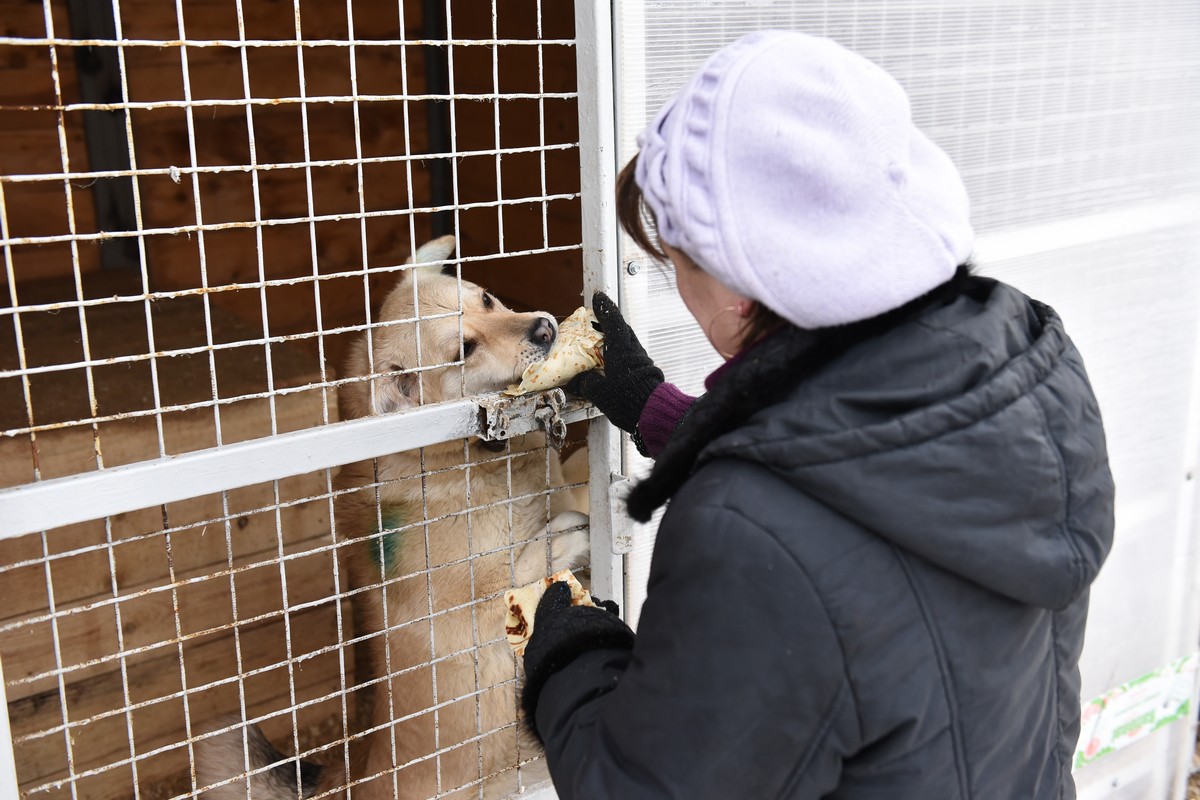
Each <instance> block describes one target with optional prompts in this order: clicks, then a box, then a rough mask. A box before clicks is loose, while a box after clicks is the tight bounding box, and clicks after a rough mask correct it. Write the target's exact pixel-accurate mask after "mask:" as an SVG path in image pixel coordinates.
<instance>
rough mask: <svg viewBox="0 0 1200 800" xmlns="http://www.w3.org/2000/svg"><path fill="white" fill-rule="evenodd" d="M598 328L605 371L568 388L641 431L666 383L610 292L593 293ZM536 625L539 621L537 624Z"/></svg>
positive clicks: (626, 427) (581, 378)
mask: <svg viewBox="0 0 1200 800" xmlns="http://www.w3.org/2000/svg"><path fill="white" fill-rule="evenodd" d="M592 311H594V312H595V313H596V319H597V321H598V324H597V325H596V327H597V328H598V329H599V330H600V331H601V332H603V333H604V372H603V373H600V372H596V371H592V372H584V373H581V374H579V375H577V376H575V378H574V379H573V380H572V381H571V382H570V383H568V384H567V391H569V392H571V393H573V394H577V395H579V396H581V397H585V398H587V399H588V400H590V401H591V402H592V404H593V405H595V406H596V408H598V409H600V411H601V412H602V413H603V414H604V416H606V417H608V419H609V421H610V422H612V424H613V425H616V426H617V427H618V428H620V429H621V430H623V431H625V432H626V433H635V432H636V431H637V424H638V420H639V419H641V416H642V409H643V408H645V406H646V401H647V400H649V399H650V395H651V394H653V393H654V390H655V389H657V388H658V386H659V384H661V383H662V382H663V372H662V370H661V369H659V368H658V367H656V366H654V362H653V361H651V360H650V356H648V355H647V354H646V349H645V348H644V347H642V343H641V342H639V341H638V338H637V336H636V335H635V334H634V332H633V329H632V328H630V327H629V323H628V322H626V321H625V318H624V317H622V316H621V310H620V309H619V308H617V304H616V303H614V302H613V301H612V300H611V299H610V298H609V296H608V295H606V294H604V292H596V293H595V294H594V295H592ZM535 626H536V623H535Z"/></svg>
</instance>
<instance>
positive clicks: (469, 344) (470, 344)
mask: <svg viewBox="0 0 1200 800" xmlns="http://www.w3.org/2000/svg"><path fill="white" fill-rule="evenodd" d="M474 352H475V340H474V339H466V340H464V341H463V358H470V357H471V353H474Z"/></svg>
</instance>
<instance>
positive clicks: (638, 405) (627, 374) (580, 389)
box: [567, 292, 663, 433]
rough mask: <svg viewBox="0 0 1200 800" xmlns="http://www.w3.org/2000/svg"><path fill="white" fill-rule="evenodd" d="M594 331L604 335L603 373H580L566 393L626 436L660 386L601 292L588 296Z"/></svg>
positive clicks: (616, 310) (660, 375) (649, 363)
mask: <svg viewBox="0 0 1200 800" xmlns="http://www.w3.org/2000/svg"><path fill="white" fill-rule="evenodd" d="M592 311H594V312H596V319H597V320H598V324H596V328H597V330H600V331H601V332H603V333H604V372H603V373H601V372H596V371H593V372H584V373H582V374H580V375H577V376H575V378H574V379H573V380H572V381H571V382H570V383H568V384H567V391H569V392H572V393H573V394H577V395H580V396H581V397H586V398H587V399H588V400H590V401H591V402H592V404H593V405H595V406H596V408H598V409H600V411H601V412H603V414H604V416H606V417H608V419H609V421H610V422H612V424H613V425H616V426H617V427H618V428H620V429H621V430H623V431H625V432H626V433H635V432H636V431H637V424H638V420H639V419H641V416H642V409H643V408H645V406H646V401H647V400H649V399H650V395H651V394H653V392H654V390H655V389H657V388H658V386H659V384H660V383H662V382H663V372H662V370H661V369H659V368H658V367H656V366H654V362H653V361H651V360H650V356H648V355H646V350H645V348H643V347H642V343H641V342H639V341H638V338H637V336H635V335H634V333H633V329H632V328H630V327H629V323H628V322H626V321H625V318H624V317H622V316H621V310H620V309H619V308H617V305H616V303H614V302H613V301H612V300H611V299H609V297H608V295H606V294H605V293H604V292H596V293H595V294H594V295H592Z"/></svg>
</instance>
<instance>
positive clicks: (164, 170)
mask: <svg viewBox="0 0 1200 800" xmlns="http://www.w3.org/2000/svg"><path fill="white" fill-rule="evenodd" d="M578 148H579V143H578V142H563V143H560V144H544V145H542V144H539V145H530V146H528V147H488V148H477V149H470V150H453V151H450V150H447V151H438V152H434V151H431V152H428V153H413V154H409V155H394V156H364V157H363V158H327V159H318V160H313V161H271V162H265V163H264V162H259V163H257V164H211V165H208V164H206V165H204V166H195V167H138V168H137V169H136V170H134V169H126V170H85V171H82V172H79V171H71V172H34V173H29V174H27V175H0V183H42V182H47V181H54V182H62V181H90V180H96V179H98V178H121V177H128V176H131V175H136V176H139V177H140V176H144V175H153V176H158V177H161V176H164V175H165V176H167V177H169V178H171V179H172V180H175V179H176V178H178V179H183V178H185V177H188V176H190V175H220V174H223V173H227V172H240V173H243V174H246V173H250V172H276V171H280V170H299V169H310V168H312V169H317V168H324V167H352V166H356V165H358V164H403V163H406V162H422V161H430V160H436V159H447V160H449V159H463V158H474V157H476V156H509V155H520V154H524V153H547V152H551V151H561V150H576V149H578Z"/></svg>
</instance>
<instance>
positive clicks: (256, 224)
mask: <svg viewBox="0 0 1200 800" xmlns="http://www.w3.org/2000/svg"><path fill="white" fill-rule="evenodd" d="M577 197H579V194H578V193H565V194H551V195H540V196H538V197H511V198H509V197H506V198H502V199H500V200H480V201H479V202H476V203H460V204H459V205H457V206H455V205H449V206H427V207H423V208H399V209H384V210H380V211H363V212H358V213H353V212H351V213H345V214H320V215H312V216H307V217H278V218H272V219H263V220H247V221H244V222H220V223H205V224H201V225H177V226H175V227H171V228H142V229H140V230H136V231H112V232H104V233H79V234H61V235H57V236H22V237H13V238H10V239H9V238H6V239H0V246H5V247H7V246H12V247H17V246H20V245H30V244H39V245H40V244H54V243H56V242H90V241H100V240H103V239H119V238H122V237H129V236H176V235H178V234H181V233H183V234H190V233H197V232H199V231H227V230H252V229H254V228H271V227H275V226H279V225H308V224H309V223H314V222H347V221H351V220H365V219H385V218H387V217H402V216H411V215H413V214H432V213H436V212H438V211H447V210H450V211H454V210H458V211H466V210H472V209H478V208H500V207H502V206H515V205H521V204H524V203H548V202H550V201H552V200H574V199H576V198H577ZM460 260H461V259H460Z"/></svg>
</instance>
